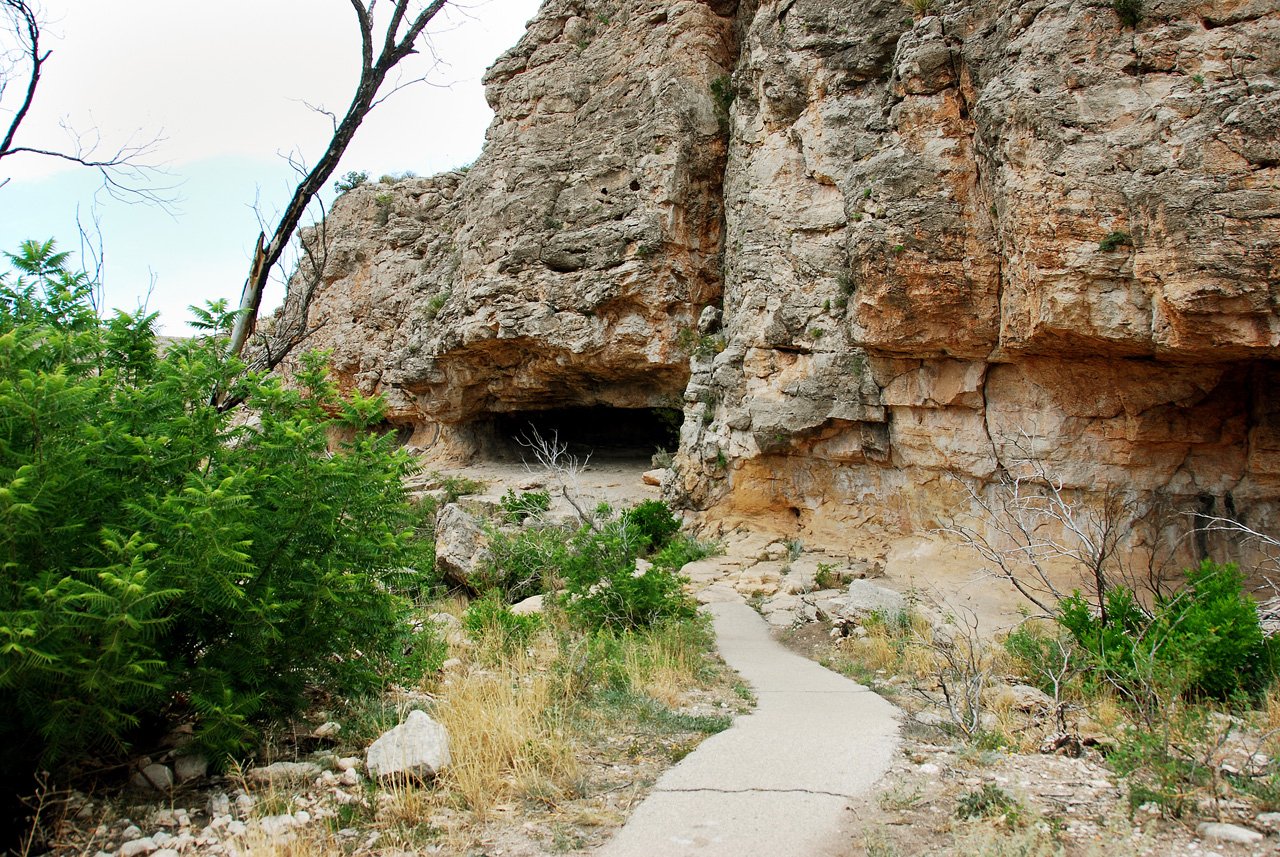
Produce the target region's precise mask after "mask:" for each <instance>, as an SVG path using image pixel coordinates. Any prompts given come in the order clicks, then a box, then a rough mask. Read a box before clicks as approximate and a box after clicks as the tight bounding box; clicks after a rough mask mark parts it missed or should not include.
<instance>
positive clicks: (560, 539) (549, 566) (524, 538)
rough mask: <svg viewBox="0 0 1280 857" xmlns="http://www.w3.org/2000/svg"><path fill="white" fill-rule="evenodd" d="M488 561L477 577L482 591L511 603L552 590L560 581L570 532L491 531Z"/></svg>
mask: <svg viewBox="0 0 1280 857" xmlns="http://www.w3.org/2000/svg"><path fill="white" fill-rule="evenodd" d="M488 536H489V545H488V558H487V559H486V560H485V561H484V562H483V563H481V565H480V567H479V568H478V569H476V571H475V572H474V573H473V575H472V576H473V579H474V580H475V581H476V587H477V588H478V589H494V590H499V591H501V592H502V593H504V594H505V596H506V598H507V600H508V601H519V600H520V599H522V598H528V597H529V596H531V595H537V594H538V593H540V592H546V591H548V590H550V589H551V588H552V587H553V585H554V583H555V581H556V579H557V578H558V577H559V574H560V568H561V566H562V565H563V563H564V560H565V556H566V554H567V551H568V548H567V545H566V542H567V541H568V539H569V532H568V531H566V530H565V529H563V528H560V527H530V528H527V529H523V530H520V531H519V532H516V533H505V532H503V531H502V530H499V529H498V528H496V527H489V528H488Z"/></svg>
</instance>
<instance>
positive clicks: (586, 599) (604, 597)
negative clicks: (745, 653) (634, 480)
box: [564, 520, 696, 628]
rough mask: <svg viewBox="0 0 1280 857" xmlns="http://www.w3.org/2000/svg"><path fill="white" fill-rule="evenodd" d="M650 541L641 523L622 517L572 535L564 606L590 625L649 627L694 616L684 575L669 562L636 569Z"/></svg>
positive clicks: (574, 615)
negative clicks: (669, 566) (639, 525)
mask: <svg viewBox="0 0 1280 857" xmlns="http://www.w3.org/2000/svg"><path fill="white" fill-rule="evenodd" d="M647 545H648V539H647V538H646V537H645V536H643V535H641V533H640V531H639V529H638V528H637V527H636V526H634V525H632V524H628V523H626V522H625V521H623V520H614V521H610V522H608V523H606V524H604V525H603V526H602V527H601V528H600V529H599V530H592V529H590V528H583V529H582V530H580V531H579V532H578V533H577V535H576V536H574V538H573V541H572V544H571V549H570V552H569V555H568V557H567V559H566V561H565V564H564V576H565V597H564V605H565V611H566V612H567V613H568V614H569V616H570V618H572V619H574V620H575V621H577V622H578V623H580V624H583V625H586V626H587V627H589V628H602V627H615V628H647V627H650V626H653V625H657V624H660V623H662V622H664V621H668V620H672V619H688V618H691V617H692V616H693V615H694V613H695V611H696V605H695V603H694V601H693V599H692V598H690V597H689V596H688V595H687V594H686V593H685V592H684V588H683V584H684V582H685V581H684V579H683V578H681V577H680V576H679V575H678V574H677V573H676V572H675V571H673V570H672V569H670V568H666V567H663V566H659V565H655V566H653V567H652V568H649V569H648V570H647V571H644V572H640V571H638V570H637V569H636V558H637V557H638V556H639V553H640V551H641V550H642V549H643V548H644V547H645V546H647Z"/></svg>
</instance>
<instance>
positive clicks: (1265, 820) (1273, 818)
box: [1254, 812, 1280, 830]
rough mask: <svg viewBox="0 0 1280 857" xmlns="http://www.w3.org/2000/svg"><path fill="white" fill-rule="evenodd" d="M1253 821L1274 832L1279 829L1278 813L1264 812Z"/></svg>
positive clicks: (1279, 817)
mask: <svg viewBox="0 0 1280 857" xmlns="http://www.w3.org/2000/svg"><path fill="white" fill-rule="evenodd" d="M1254 820H1255V821H1257V822H1258V824H1261V825H1262V826H1263V827H1266V828H1269V829H1272V830H1274V829H1275V828H1277V827H1280V812H1264V813H1262V814H1261V815H1259V816H1258V817H1257V818H1256V819H1254Z"/></svg>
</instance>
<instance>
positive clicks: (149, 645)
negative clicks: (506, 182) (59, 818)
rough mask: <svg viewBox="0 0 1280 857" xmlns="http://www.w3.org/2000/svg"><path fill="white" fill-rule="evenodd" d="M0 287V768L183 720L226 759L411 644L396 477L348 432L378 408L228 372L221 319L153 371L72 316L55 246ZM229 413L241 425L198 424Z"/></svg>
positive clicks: (415, 572)
mask: <svg viewBox="0 0 1280 857" xmlns="http://www.w3.org/2000/svg"><path fill="white" fill-rule="evenodd" d="M9 258H10V261H11V264H12V267H13V268H14V269H15V273H16V277H13V278H11V277H4V278H0V522H2V524H0V709H2V710H3V712H4V713H3V715H0V740H3V741H4V743H5V746H6V748H7V750H8V752H7V754H6V757H5V760H4V761H3V762H0V767H4V768H6V769H7V770H9V771H13V770H21V769H22V768H24V767H26V766H29V765H33V764H55V763H58V762H61V761H66V760H68V759H71V758H74V757H75V756H77V755H78V754H82V753H85V752H103V751H105V752H111V751H114V750H118V749H120V748H122V747H124V746H125V745H127V744H128V743H129V741H130V740H131V738H133V737H134V735H135V733H136V730H137V728H139V727H140V726H142V725H145V724H144V723H143V717H144V714H148V713H150V712H154V711H159V710H165V711H167V712H172V713H173V714H174V715H177V716H185V715H187V714H194V715H195V719H196V738H197V740H198V741H199V742H200V744H202V745H203V746H204V747H205V748H206V749H207V750H209V751H211V753H212V754H214V755H217V756H221V755H223V754H227V753H239V752H242V751H244V750H246V749H247V748H249V747H250V746H252V744H253V743H254V741H255V736H256V734H257V732H258V729H259V726H260V724H262V723H263V722H264V721H265V720H267V719H270V718H272V717H276V716H279V715H281V714H285V713H289V712H292V711H296V710H297V709H298V708H299V707H300V706H302V705H303V704H304V702H305V693H307V692H308V690H309V689H311V688H321V689H324V690H327V691H330V692H337V693H355V692H359V691H360V690H362V689H366V688H370V687H374V686H378V685H380V684H381V683H382V682H383V681H384V676H385V675H386V674H387V673H388V672H392V673H394V672H395V671H396V670H399V669H401V668H402V667H406V668H407V667H408V666H411V665H409V664H406V663H404V662H403V657H402V656H403V654H404V652H405V650H406V647H411V646H412V643H413V641H412V640H410V639H409V637H410V636H411V635H410V634H409V632H408V631H407V628H408V627H409V626H408V625H407V623H406V622H405V618H406V615H407V610H408V603H407V601H406V599H405V598H404V597H402V595H401V593H405V592H412V591H416V590H417V589H418V588H420V587H421V586H422V585H423V584H424V583H425V582H429V581H428V578H429V576H430V571H429V570H428V571H427V572H426V574H425V575H424V573H423V572H422V571H421V570H419V569H406V564H407V563H406V560H407V559H408V558H409V557H410V555H411V546H412V545H413V543H414V541H415V538H414V512H413V509H412V508H411V506H410V505H409V504H408V502H407V501H406V498H405V495H404V489H403V487H402V477H403V476H404V475H405V474H406V473H407V472H408V471H409V468H410V467H411V463H410V460H409V459H408V458H407V457H406V456H404V455H402V454H401V453H398V452H395V451H393V450H392V449H391V448H390V446H389V445H388V443H387V441H386V439H383V438H377V437H373V436H372V435H370V434H368V433H367V432H364V431H357V433H356V440H354V441H352V442H350V443H349V444H346V445H344V446H343V447H342V448H341V449H340V450H339V451H337V452H336V453H334V454H330V453H329V450H328V437H329V433H330V430H331V429H336V428H342V429H345V430H347V431H348V432H349V431H350V430H351V429H356V430H363V429H367V428H369V427H370V426H372V425H375V424H376V423H378V422H379V421H380V420H381V403H380V402H379V401H377V400H371V399H365V398H363V397H361V396H359V395H356V396H354V397H353V398H352V399H351V400H350V401H343V400H342V399H340V398H339V397H338V396H337V395H336V393H335V391H334V389H333V387H332V385H331V384H329V382H328V381H327V380H326V379H325V377H324V372H323V370H322V368H321V365H322V360H321V359H319V358H315V357H312V358H309V359H305V360H304V361H303V367H302V369H301V370H300V371H299V373H298V375H297V378H298V381H299V384H300V387H301V390H299V391H292V390H285V389H284V388H283V387H281V386H280V384H279V383H278V382H277V381H275V380H274V379H262V378H258V377H253V376H245V375H244V374H243V365H242V364H241V363H240V362H239V361H237V360H235V359H231V358H228V357H227V355H226V347H225V346H226V341H225V338H224V335H225V331H226V330H227V329H228V328H229V326H230V324H231V321H232V319H233V314H232V313H228V312H227V311H226V309H225V305H223V304H214V305H211V306H209V307H207V308H205V309H202V310H199V311H197V312H196V315H197V321H196V324H197V325H198V326H199V327H200V328H202V329H203V330H204V331H205V333H206V335H204V336H201V337H198V338H196V339H192V340H187V341H183V342H179V343H176V344H174V345H173V346H172V347H170V349H169V350H168V351H167V352H166V353H165V355H164V356H163V357H161V356H159V355H158V354H157V350H156V346H155V335H154V322H155V316H154V315H144V314H143V313H141V312H138V313H135V314H133V315H126V314H117V315H116V316H115V317H114V318H112V319H111V320H110V321H107V322H103V321H101V320H100V319H99V318H98V317H97V315H96V314H95V313H94V311H93V309H92V306H91V303H90V300H89V297H90V293H91V285H90V284H89V282H88V281H87V278H85V277H84V276H83V275H80V274H72V273H70V272H68V271H67V270H66V268H65V262H66V257H65V254H58V253H55V252H54V250H53V243H52V242H47V243H45V244H38V243H35V242H28V243H27V244H24V245H23V247H22V249H21V251H20V252H19V253H18V254H17V255H15V256H10V257H9ZM227 391H234V392H235V393H236V394H237V395H239V394H243V395H245V396H246V397H247V402H248V406H249V407H250V408H251V409H252V410H253V412H254V413H255V414H256V415H257V419H256V420H254V421H252V422H248V421H243V420H239V421H237V420H233V419H232V416H233V415H232V414H231V413H229V412H226V413H224V412H221V411H220V410H219V408H217V407H216V406H215V405H213V404H211V402H213V401H215V399H216V397H217V396H218V395H221V394H225V393H226V392H227Z"/></svg>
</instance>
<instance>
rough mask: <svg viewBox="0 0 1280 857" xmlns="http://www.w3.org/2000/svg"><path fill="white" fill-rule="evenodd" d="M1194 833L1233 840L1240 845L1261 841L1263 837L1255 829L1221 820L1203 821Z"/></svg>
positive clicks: (1226, 840) (1220, 840)
mask: <svg viewBox="0 0 1280 857" xmlns="http://www.w3.org/2000/svg"><path fill="white" fill-rule="evenodd" d="M1196 833H1198V834H1200V837H1201V838H1202V839H1215V840H1217V841H1218V842H1235V843H1237V844H1240V845H1252V844H1253V843H1255V842H1261V841H1262V840H1263V839H1264V838H1265V837H1264V836H1263V835H1262V834H1261V833H1259V832H1258V831H1256V830H1250V829H1249V828H1247V827H1240V826H1239V825H1237V824H1225V823H1223V822H1216V821H1215V822H1203V823H1201V824H1199V825H1197V826H1196Z"/></svg>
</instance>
